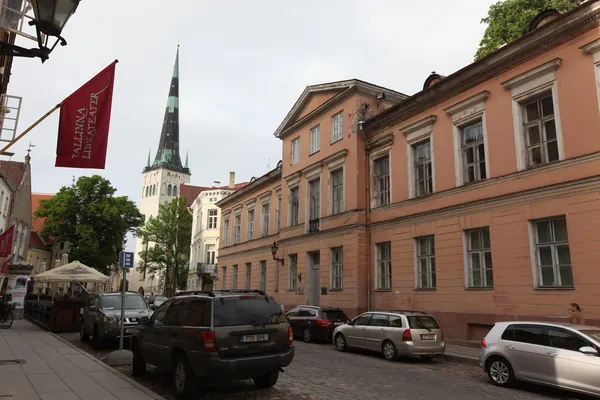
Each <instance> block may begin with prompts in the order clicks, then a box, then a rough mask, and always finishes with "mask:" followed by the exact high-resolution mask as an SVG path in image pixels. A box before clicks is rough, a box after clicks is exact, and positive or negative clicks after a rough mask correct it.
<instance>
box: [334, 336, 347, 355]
mask: <svg viewBox="0 0 600 400" xmlns="http://www.w3.org/2000/svg"><path fill="white" fill-rule="evenodd" d="M335 348H336V350H337V351H346V350H348V346H347V345H346V338H345V337H344V335H342V334H341V333H338V334H337V335H336V336H335Z"/></svg>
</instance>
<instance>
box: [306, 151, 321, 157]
mask: <svg viewBox="0 0 600 400" xmlns="http://www.w3.org/2000/svg"><path fill="white" fill-rule="evenodd" d="M320 152H321V149H319V150H317V151H315V152H314V153H310V154H309V155H308V156H309V157H311V156H314V155H315V154H318V153H320Z"/></svg>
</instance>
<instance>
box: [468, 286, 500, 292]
mask: <svg viewBox="0 0 600 400" xmlns="http://www.w3.org/2000/svg"><path fill="white" fill-rule="evenodd" d="M465 290H472V291H478V290H494V288H493V287H466V288H465Z"/></svg>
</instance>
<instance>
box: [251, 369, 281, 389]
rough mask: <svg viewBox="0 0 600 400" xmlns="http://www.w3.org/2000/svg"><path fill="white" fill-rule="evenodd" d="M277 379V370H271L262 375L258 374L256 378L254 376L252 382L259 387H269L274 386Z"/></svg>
mask: <svg viewBox="0 0 600 400" xmlns="http://www.w3.org/2000/svg"><path fill="white" fill-rule="evenodd" d="M277 379H279V371H271V372H269V373H268V374H266V375H264V376H259V377H258V378H254V379H253V381H254V384H255V385H256V386H258V387H259V388H261V389H269V388H272V387H273V386H275V384H276V383H277Z"/></svg>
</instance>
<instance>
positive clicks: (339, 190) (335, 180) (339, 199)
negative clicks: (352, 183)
mask: <svg viewBox="0 0 600 400" xmlns="http://www.w3.org/2000/svg"><path fill="white" fill-rule="evenodd" d="M331 201H332V205H331V214H339V213H341V212H344V170H343V169H338V170H337V171H333V172H332V173H331Z"/></svg>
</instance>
